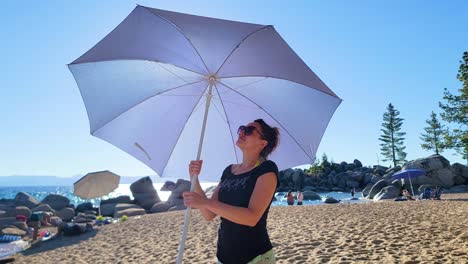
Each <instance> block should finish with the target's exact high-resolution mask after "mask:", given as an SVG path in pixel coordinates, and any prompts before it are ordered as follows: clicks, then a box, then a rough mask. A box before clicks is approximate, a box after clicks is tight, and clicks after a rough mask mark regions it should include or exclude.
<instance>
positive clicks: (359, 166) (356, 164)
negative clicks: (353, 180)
mask: <svg viewBox="0 0 468 264" xmlns="http://www.w3.org/2000/svg"><path fill="white" fill-rule="evenodd" d="M353 163H354V165H355V166H356V168H362V163H361V162H360V161H359V160H358V159H355V160H354V161H353Z"/></svg>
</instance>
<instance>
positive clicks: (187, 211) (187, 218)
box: [176, 77, 215, 264]
mask: <svg viewBox="0 0 468 264" xmlns="http://www.w3.org/2000/svg"><path fill="white" fill-rule="evenodd" d="M209 81H210V87H209V90H208V93H207V94H206V104H205V116H204V117H203V125H202V130H201V134H200V141H199V144H198V154H197V160H200V156H201V151H202V146H203V139H204V137H205V128H206V121H207V119H208V110H209V108H210V103H211V96H212V93H211V92H212V90H213V85H214V82H215V79H214V77H210V79H209ZM197 177H198V175H190V180H191V184H190V191H191V192H193V191H194V189H195V181H196V180H197ZM191 210H192V208H191V207H187V209H185V216H184V228H183V229H182V236H181V238H180V243H179V253H178V254H177V262H176V263H177V264H180V263H182V259H183V257H184V248H185V237H186V236H187V229H188V225H189V223H190V212H191Z"/></svg>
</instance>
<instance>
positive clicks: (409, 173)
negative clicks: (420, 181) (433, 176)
mask: <svg viewBox="0 0 468 264" xmlns="http://www.w3.org/2000/svg"><path fill="white" fill-rule="evenodd" d="M424 174H426V171H425V170H420V169H409V170H402V171H399V172H396V173H395V174H393V175H392V178H393V179H409V178H411V177H413V178H414V177H418V176H422V175H424Z"/></svg>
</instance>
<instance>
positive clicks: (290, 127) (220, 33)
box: [69, 6, 341, 263]
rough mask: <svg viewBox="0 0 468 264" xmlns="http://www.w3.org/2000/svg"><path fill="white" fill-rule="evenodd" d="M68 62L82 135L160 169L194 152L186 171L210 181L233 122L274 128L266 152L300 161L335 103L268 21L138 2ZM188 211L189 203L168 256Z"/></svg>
mask: <svg viewBox="0 0 468 264" xmlns="http://www.w3.org/2000/svg"><path fill="white" fill-rule="evenodd" d="M69 69H70V71H71V72H72V74H73V76H74V77H75V80H76V82H77V84H78V87H79V89H80V92H81V95H82V97H83V101H84V104H85V107H86V111H87V113H88V118H89V123H90V129H91V134H92V135H93V136H96V137H98V138H101V139H103V140H105V141H107V142H109V143H111V144H113V145H114V146H116V147H118V148H120V149H122V150H123V151H125V152H127V153H128V154H130V155H132V156H133V157H135V158H137V159H139V160H140V161H142V162H143V163H144V164H146V165H147V166H149V167H150V168H152V169H153V170H154V171H155V172H156V173H158V174H159V175H160V176H170V177H178V178H188V177H189V175H187V174H188V173H187V171H188V168H187V167H188V166H187V165H188V164H189V161H190V160H193V159H194V157H197V158H196V159H200V158H201V157H203V159H204V160H205V161H206V162H205V163H204V165H203V170H202V174H201V175H192V176H194V177H193V178H192V179H194V178H195V177H198V176H199V177H200V178H201V179H206V180H214V181H218V180H219V178H220V176H221V173H222V171H223V170H224V168H225V167H226V166H227V165H228V164H232V163H239V160H241V158H242V157H241V155H242V153H241V152H240V151H239V150H238V149H237V148H236V144H235V142H236V139H237V133H236V132H237V129H238V127H239V125H244V124H247V123H249V122H252V121H253V120H255V119H258V118H262V119H263V120H265V121H266V122H267V123H268V124H270V125H271V126H275V127H278V128H279V129H280V133H281V142H280V145H279V146H278V148H277V149H276V151H275V152H274V153H273V154H272V155H271V157H270V158H271V159H272V160H274V161H275V162H276V164H277V165H278V167H279V169H280V170H282V169H286V168H289V167H293V166H297V165H302V164H310V163H312V162H313V161H314V159H315V154H316V151H317V148H318V147H319V144H320V141H321V139H322V136H323V133H324V132H325V129H326V127H327V125H328V123H329V121H330V119H331V117H332V115H333V113H334V112H335V110H336V108H337V107H338V105H339V104H340V103H341V99H340V98H338V96H337V95H336V94H335V93H333V91H331V90H330V89H329V88H328V87H327V85H325V83H323V82H322V81H321V80H320V78H319V77H318V76H317V75H316V74H315V73H314V72H312V70H311V69H310V68H309V67H308V66H307V65H306V64H305V63H304V62H303V61H302V60H301V59H300V58H299V56H297V54H296V53H295V52H294V51H293V50H292V49H291V48H290V47H289V46H288V44H287V43H286V42H285V41H284V40H283V39H282V38H281V36H280V35H279V34H278V32H276V30H275V29H274V28H273V26H268V25H259V24H251V23H242V22H235V21H228V20H221V19H215V18H208V17H200V16H194V15H187V14H181V13H176V12H170V11H166V10H160V9H154V8H148V7H143V6H137V7H136V8H135V9H134V10H133V11H132V13H131V14H130V15H129V16H128V17H127V18H126V19H125V20H124V21H123V22H122V23H121V24H120V25H118V26H117V27H116V28H115V29H114V30H113V31H112V32H111V33H109V34H108V35H107V36H106V37H105V38H104V39H102V40H101V41H100V42H99V43H98V44H96V45H95V46H94V47H93V48H91V49H90V50H89V51H87V52H86V53H85V54H83V55H82V56H81V57H79V58H78V59H77V60H75V61H73V62H72V63H71V64H70V65H69ZM208 116H209V119H208ZM200 131H201V134H199V132H200ZM202 146H203V148H202ZM192 190H193V184H192ZM189 219H190V208H188V209H187V211H186V213H185V222H184V228H183V232H182V239H181V244H180V247H179V255H178V258H177V263H180V262H181V261H182V252H183V249H184V242H185V235H186V231H187V225H188V222H189Z"/></svg>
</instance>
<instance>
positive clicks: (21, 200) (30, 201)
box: [14, 192, 39, 209]
mask: <svg viewBox="0 0 468 264" xmlns="http://www.w3.org/2000/svg"><path fill="white" fill-rule="evenodd" d="M14 204H15V206H16V207H18V206H26V207H28V208H29V209H32V208H35V207H37V206H38V205H39V202H38V201H37V200H36V198H34V196H32V195H30V194H28V193H25V192H19V193H17V194H16V196H15V199H14Z"/></svg>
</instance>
